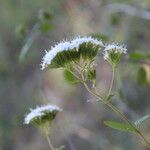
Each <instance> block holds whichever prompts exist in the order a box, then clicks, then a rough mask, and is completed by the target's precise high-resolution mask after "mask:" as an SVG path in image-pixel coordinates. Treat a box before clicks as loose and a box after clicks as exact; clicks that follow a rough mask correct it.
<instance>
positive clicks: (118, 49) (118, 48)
mask: <svg viewBox="0 0 150 150" xmlns="http://www.w3.org/2000/svg"><path fill="white" fill-rule="evenodd" d="M112 52H113V53H116V54H117V53H118V54H122V53H124V54H126V53H127V49H126V47H124V46H122V45H118V44H109V45H107V46H105V49H104V59H105V60H107V59H109V54H110V53H112Z"/></svg>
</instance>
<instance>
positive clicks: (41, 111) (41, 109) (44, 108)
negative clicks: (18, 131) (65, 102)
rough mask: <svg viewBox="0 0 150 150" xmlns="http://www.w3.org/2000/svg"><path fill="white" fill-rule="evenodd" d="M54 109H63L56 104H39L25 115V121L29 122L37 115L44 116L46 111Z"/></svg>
mask: <svg viewBox="0 0 150 150" xmlns="http://www.w3.org/2000/svg"><path fill="white" fill-rule="evenodd" d="M53 111H62V109H61V108H59V107H58V106H56V105H50V104H49V105H44V106H37V107H36V108H35V109H30V113H28V114H27V115H26V116H25V119H24V123H25V124H29V123H30V122H31V121H32V120H33V119H35V118H37V117H39V118H40V117H42V116H43V115H44V114H45V112H53Z"/></svg>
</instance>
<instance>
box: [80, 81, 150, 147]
mask: <svg viewBox="0 0 150 150" xmlns="http://www.w3.org/2000/svg"><path fill="white" fill-rule="evenodd" d="M82 83H83V85H84V86H85V88H86V89H87V91H88V92H89V93H91V94H92V95H94V96H96V97H97V98H99V101H101V102H103V104H105V105H106V106H107V107H109V108H111V110H113V112H115V113H116V114H117V115H118V116H120V117H121V118H122V119H123V120H124V121H125V122H127V123H128V124H129V125H130V126H132V127H133V128H134V129H135V131H136V132H137V134H138V135H139V136H140V137H141V138H142V139H143V140H144V141H145V143H146V144H147V147H149V148H150V143H149V141H148V140H147V139H146V138H145V136H144V135H143V134H142V133H141V131H140V130H139V129H138V128H136V126H135V125H134V124H133V123H132V122H131V121H130V120H129V119H128V118H127V117H126V116H125V115H124V114H123V113H122V112H121V111H120V110H119V109H118V108H117V107H116V106H114V105H113V104H112V103H110V102H108V101H107V99H105V98H104V97H102V96H101V95H98V94H97V93H95V92H93V91H92V90H91V89H90V88H89V87H88V85H87V84H86V82H82Z"/></svg>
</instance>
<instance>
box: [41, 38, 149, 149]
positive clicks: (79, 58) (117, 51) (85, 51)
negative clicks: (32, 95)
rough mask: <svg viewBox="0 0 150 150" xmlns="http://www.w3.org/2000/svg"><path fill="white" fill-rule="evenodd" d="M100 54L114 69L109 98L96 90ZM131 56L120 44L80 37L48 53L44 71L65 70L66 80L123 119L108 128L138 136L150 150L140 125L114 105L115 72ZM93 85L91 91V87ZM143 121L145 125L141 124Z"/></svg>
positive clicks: (45, 58)
mask: <svg viewBox="0 0 150 150" xmlns="http://www.w3.org/2000/svg"><path fill="white" fill-rule="evenodd" d="M98 53H103V57H104V60H105V61H107V62H108V63H109V64H110V65H111V67H112V79H111V83H110V86H109V89H108V93H107V94H105V95H104V94H101V93H99V92H98V91H99V90H98V89H97V87H96V69H95V62H96V58H97V55H98ZM126 53H127V49H126V47H125V46H122V45H119V44H114V43H113V44H103V42H102V41H101V40H98V39H96V38H93V37H91V36H86V37H77V38H74V39H72V40H69V41H63V42H60V43H58V44H56V45H55V46H54V47H51V49H50V50H49V51H46V54H45V56H44V57H43V59H42V63H41V69H42V70H44V69H49V68H60V69H63V70H64V77H65V78H66V79H67V80H68V81H70V82H71V83H81V84H83V86H84V87H85V88H86V89H87V91H88V92H89V93H90V94H92V95H93V96H94V97H95V98H96V101H97V102H102V103H103V104H104V105H106V106H107V107H108V108H109V109H110V110H112V111H113V112H114V113H115V114H116V115H117V116H119V117H120V118H121V119H122V122H118V121H112V120H111V121H105V122H104V124H105V125H107V126H109V127H111V128H114V129H117V130H120V131H127V132H131V133H134V134H136V135H138V136H139V137H140V138H141V139H142V140H143V141H144V142H145V144H146V146H147V147H148V148H150V142H149V141H148V140H147V138H146V137H145V136H144V135H143V133H142V132H141V130H140V128H139V124H141V123H142V122H143V120H144V119H140V121H136V122H132V121H130V120H129V119H128V118H127V117H126V116H125V115H124V114H123V112H122V111H121V110H120V109H119V108H117V107H116V106H115V105H114V104H113V101H112V87H113V82H114V78H115V69H116V68H117V66H118V65H119V63H120V60H121V57H122V55H123V54H126ZM89 81H90V82H92V84H93V86H92V87H91V86H90V85H89V84H88V83H89ZM141 120H142V121H141Z"/></svg>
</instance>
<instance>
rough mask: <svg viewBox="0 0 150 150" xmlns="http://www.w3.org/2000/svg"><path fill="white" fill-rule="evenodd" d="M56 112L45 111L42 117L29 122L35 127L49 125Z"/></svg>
mask: <svg viewBox="0 0 150 150" xmlns="http://www.w3.org/2000/svg"><path fill="white" fill-rule="evenodd" d="M57 112H58V111H53V112H49V111H45V112H43V115H42V116H39V117H35V118H34V119H32V120H31V121H30V123H31V124H33V125H35V126H44V125H45V124H46V123H51V121H53V120H54V119H55V117H56V114H57Z"/></svg>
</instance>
